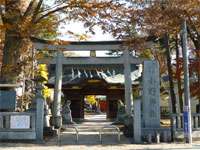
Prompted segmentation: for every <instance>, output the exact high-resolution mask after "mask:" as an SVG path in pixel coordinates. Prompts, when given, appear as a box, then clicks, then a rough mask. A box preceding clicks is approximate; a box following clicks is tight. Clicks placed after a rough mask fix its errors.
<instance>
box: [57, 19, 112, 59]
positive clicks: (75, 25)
mask: <svg viewBox="0 0 200 150" xmlns="http://www.w3.org/2000/svg"><path fill="white" fill-rule="evenodd" d="M68 30H70V31H71V32H74V33H75V34H84V33H85V32H86V31H87V30H86V29H85V27H84V26H83V23H81V22H69V23H68V24H62V25H60V26H59V29H58V32H59V33H61V35H60V36H59V38H60V39H61V40H67V41H77V39H76V38H73V37H72V36H70V35H68V34H65V33H66V32H67V31H68ZM94 31H95V34H94V35H92V34H89V36H88V39H87V41H112V40H115V39H114V38H113V37H112V35H111V34H109V33H103V32H102V30H101V28H100V27H95V28H94ZM62 33H63V35H62ZM75 53H76V54H78V55H81V56H89V55H90V53H89V51H84V52H75ZM106 53H107V51H97V52H96V55H97V56H101V57H102V56H105V55H106Z"/></svg>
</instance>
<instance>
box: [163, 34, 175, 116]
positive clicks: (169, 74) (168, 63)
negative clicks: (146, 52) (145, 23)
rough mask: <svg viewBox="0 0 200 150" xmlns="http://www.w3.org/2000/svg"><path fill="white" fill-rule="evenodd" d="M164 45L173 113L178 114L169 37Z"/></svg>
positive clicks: (165, 39) (166, 36) (166, 37)
mask: <svg viewBox="0 0 200 150" xmlns="http://www.w3.org/2000/svg"><path fill="white" fill-rule="evenodd" d="M164 44H165V49H166V57H167V69H168V76H169V86H170V97H171V105H172V113H176V112H177V111H176V96H175V92H174V82H173V72H172V64H171V55H170V47H169V37H168V35H167V34H165V37H164Z"/></svg>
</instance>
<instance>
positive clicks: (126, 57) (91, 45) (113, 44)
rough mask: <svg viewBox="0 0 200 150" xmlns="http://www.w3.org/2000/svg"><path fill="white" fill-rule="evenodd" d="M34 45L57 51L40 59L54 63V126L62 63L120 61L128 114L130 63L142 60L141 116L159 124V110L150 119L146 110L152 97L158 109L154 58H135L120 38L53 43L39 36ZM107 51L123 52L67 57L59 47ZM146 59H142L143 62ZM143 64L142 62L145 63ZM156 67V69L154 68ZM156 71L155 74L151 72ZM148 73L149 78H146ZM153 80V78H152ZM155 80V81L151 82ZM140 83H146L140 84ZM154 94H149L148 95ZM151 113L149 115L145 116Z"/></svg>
mask: <svg viewBox="0 0 200 150" xmlns="http://www.w3.org/2000/svg"><path fill="white" fill-rule="evenodd" d="M34 46H35V48H36V49H41V50H42V49H48V50H50V51H57V57H56V58H52V59H49V58H47V59H43V60H40V63H43V64H56V82H55V89H54V90H55V92H54V101H53V124H54V125H55V126H57V127H59V126H60V124H61V112H60V109H61V88H62V65H63V64H65V65H83V64H88V65H95V64H98V65H99V64H102V65H109V64H115V65H118V64H119V65H123V66H124V79H125V105H126V113H127V114H128V115H131V114H132V112H131V111H132V106H133V93H132V80H131V64H144V69H145V70H144V75H143V99H144V100H143V101H145V103H144V104H143V119H144V124H145V125H144V126H146V127H155V126H160V114H159V115H157V116H156V117H155V118H154V119H155V120H152V119H151V120H150V119H149V117H153V115H152V113H151V112H149V107H151V106H150V105H151V104H152V103H154V101H153V102H151V101H152V100H153V98H154V97H155V101H156V105H157V104H159V106H158V107H157V106H156V109H155V111H157V113H158V112H160V95H159V94H160V93H159V92H160V86H159V84H160V83H159V72H158V68H159V65H158V63H157V62H156V61H148V60H147V59H143V58H137V57H133V56H132V55H130V51H129V49H128V47H127V46H125V45H124V42H123V41H99V42H91V41H90V42H70V43H69V44H67V45H53V44H48V43H47V42H45V41H43V40H40V41H38V42H34ZM94 50H95V51H108V50H120V51H122V52H123V55H122V56H119V57H67V58H65V57H64V56H63V53H62V51H94ZM144 62H146V63H144ZM151 62H153V63H151ZM145 64H146V65H145ZM154 68H156V69H154ZM155 74H156V75H155ZM148 76H149V79H148ZM154 81H155V82H154ZM154 83H155V84H154ZM144 84H146V85H145V86H144ZM151 94H153V95H152V96H154V97H153V98H152V97H151ZM149 115H151V116H149Z"/></svg>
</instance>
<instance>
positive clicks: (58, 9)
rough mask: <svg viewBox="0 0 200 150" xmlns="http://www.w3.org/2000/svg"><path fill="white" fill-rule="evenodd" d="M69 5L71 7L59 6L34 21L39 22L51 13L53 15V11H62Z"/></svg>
mask: <svg viewBox="0 0 200 150" xmlns="http://www.w3.org/2000/svg"><path fill="white" fill-rule="evenodd" d="M68 7H69V6H68V5H65V6H63V7H59V8H57V9H54V10H52V11H49V12H48V13H46V14H44V15H43V16H41V17H40V18H38V19H36V20H35V21H34V23H38V22H40V20H42V19H43V18H45V17H48V16H49V15H51V14H53V13H55V12H58V11H61V10H63V9H65V8H68Z"/></svg>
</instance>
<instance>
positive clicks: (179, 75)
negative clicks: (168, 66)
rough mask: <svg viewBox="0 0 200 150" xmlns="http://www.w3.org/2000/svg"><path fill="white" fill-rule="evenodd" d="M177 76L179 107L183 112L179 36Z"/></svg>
mask: <svg viewBox="0 0 200 150" xmlns="http://www.w3.org/2000/svg"><path fill="white" fill-rule="evenodd" d="M175 44H176V78H177V84H178V95H179V108H180V112H181V113H182V112H183V97H182V89H181V84H182V83H181V72H182V71H181V70H180V61H179V60H180V54H179V44H178V37H176V43H175Z"/></svg>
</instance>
